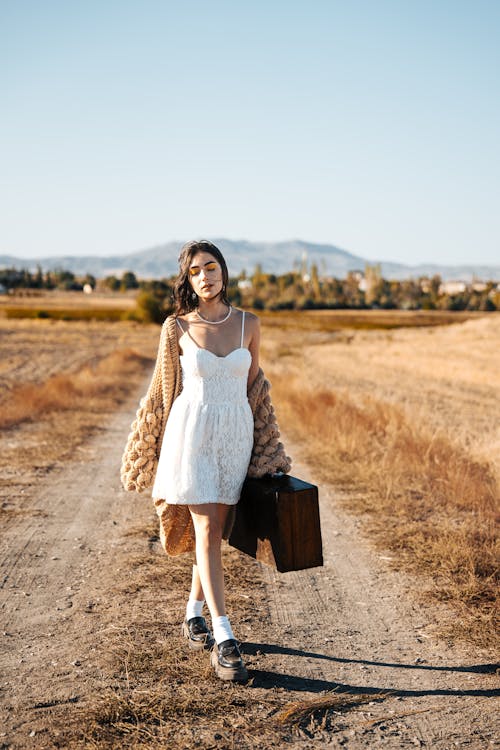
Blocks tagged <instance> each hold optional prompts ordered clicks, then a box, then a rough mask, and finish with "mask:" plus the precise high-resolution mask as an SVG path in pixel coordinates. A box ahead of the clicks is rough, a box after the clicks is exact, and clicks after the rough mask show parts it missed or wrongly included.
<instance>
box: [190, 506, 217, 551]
mask: <svg viewBox="0 0 500 750" xmlns="http://www.w3.org/2000/svg"><path fill="white" fill-rule="evenodd" d="M190 510H191V509H190ZM191 516H192V518H193V525H194V531H195V535H196V541H197V542H202V543H205V544H207V545H208V546H209V547H213V546H216V545H220V543H221V541H222V533H223V531H224V523H223V520H222V519H221V518H220V515H219V514H218V513H217V512H216V509H215V508H213V509H211V510H210V511H209V512H206V513H205V512H200V511H199V510H198V509H197V510H196V511H191Z"/></svg>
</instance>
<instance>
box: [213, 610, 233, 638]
mask: <svg viewBox="0 0 500 750" xmlns="http://www.w3.org/2000/svg"><path fill="white" fill-rule="evenodd" d="M212 627H213V629H214V638H215V641H216V643H217V645H219V643H222V641H227V640H229V639H230V638H234V634H233V631H232V629H231V623H230V622H229V619H228V618H227V617H226V615H223V616H222V617H212Z"/></svg>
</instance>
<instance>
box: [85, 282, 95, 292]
mask: <svg viewBox="0 0 500 750" xmlns="http://www.w3.org/2000/svg"><path fill="white" fill-rule="evenodd" d="M93 291H94V290H93V289H92V287H91V286H90V284H84V285H83V293H84V294H92V292H93Z"/></svg>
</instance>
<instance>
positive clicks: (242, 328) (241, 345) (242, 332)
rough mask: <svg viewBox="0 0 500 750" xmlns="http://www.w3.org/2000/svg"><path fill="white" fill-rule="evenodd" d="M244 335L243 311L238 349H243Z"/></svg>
mask: <svg viewBox="0 0 500 750" xmlns="http://www.w3.org/2000/svg"><path fill="white" fill-rule="evenodd" d="M244 335H245V311H244V310H243V317H242V318H241V344H240V349H243V337H244Z"/></svg>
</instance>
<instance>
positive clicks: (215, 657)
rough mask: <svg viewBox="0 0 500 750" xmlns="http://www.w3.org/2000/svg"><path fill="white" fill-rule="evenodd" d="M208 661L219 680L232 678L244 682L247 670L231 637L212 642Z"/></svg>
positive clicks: (246, 677)
mask: <svg viewBox="0 0 500 750" xmlns="http://www.w3.org/2000/svg"><path fill="white" fill-rule="evenodd" d="M210 661H211V664H212V666H213V668H214V669H215V674H216V675H217V677H219V678H220V679H221V680H233V681H234V682H246V680H248V672H247V668H246V667H245V664H244V663H243V659H242V658H241V654H240V650H239V648H238V644H237V643H236V641H235V640H234V639H233V638H230V639H229V640H227V641H222V643H219V645H217V644H216V643H215V644H214V647H213V648H212V653H211V654H210Z"/></svg>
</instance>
